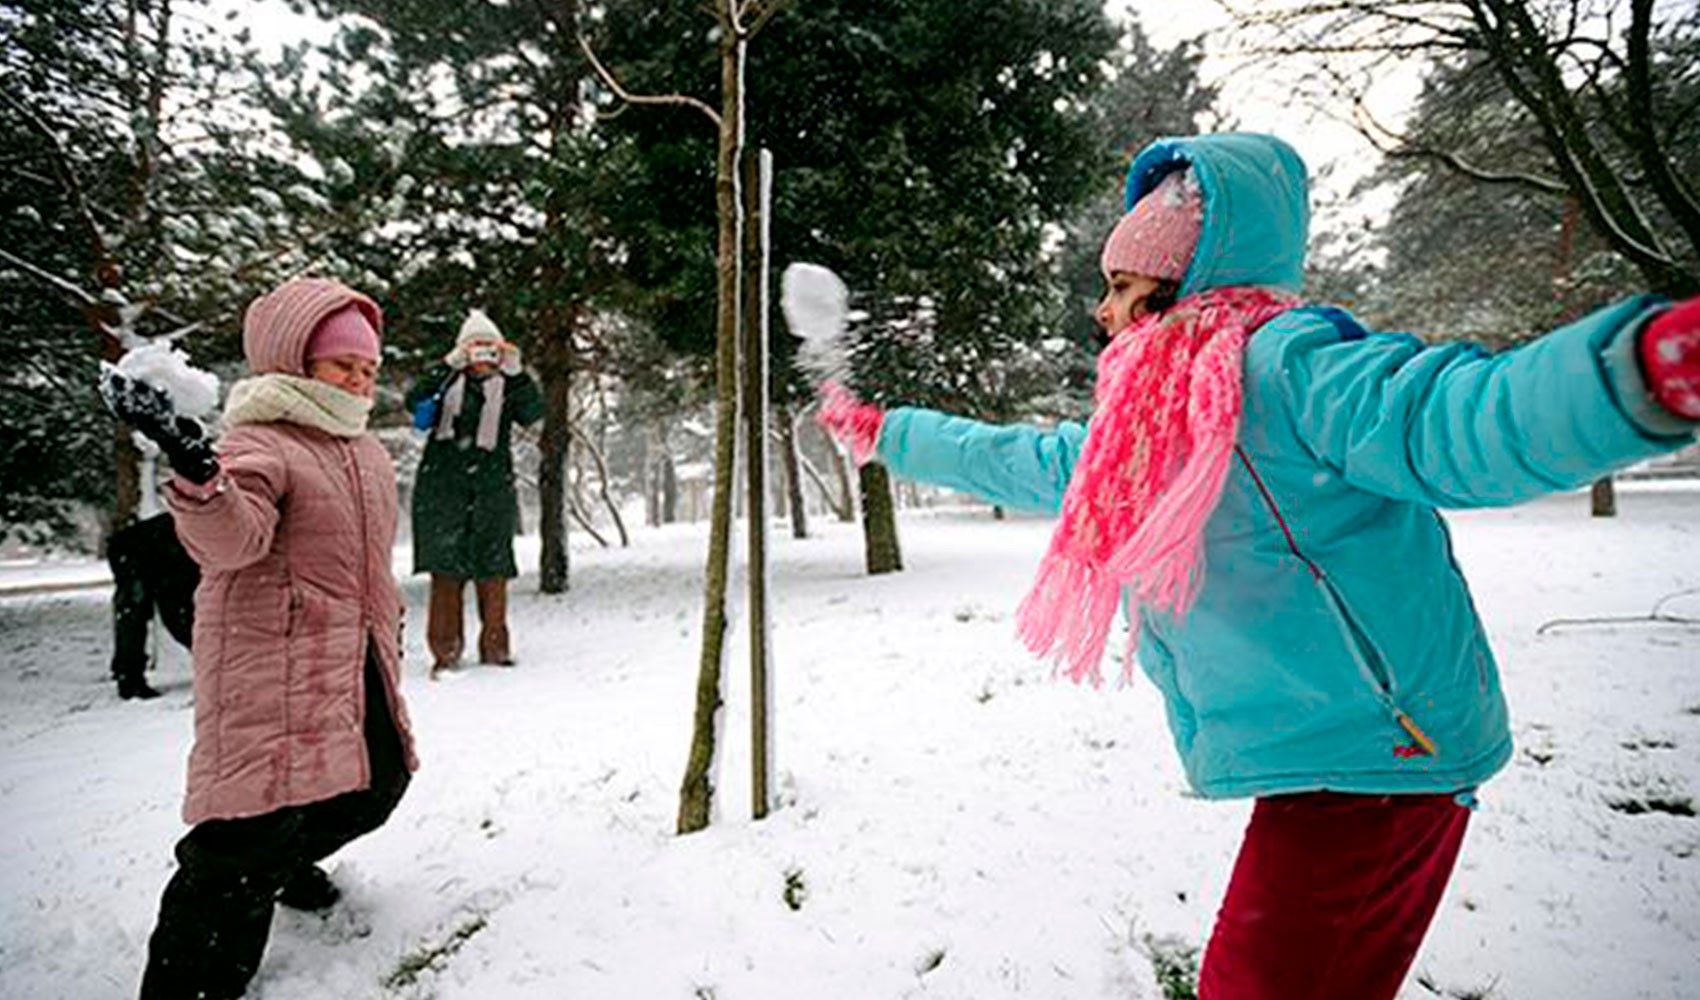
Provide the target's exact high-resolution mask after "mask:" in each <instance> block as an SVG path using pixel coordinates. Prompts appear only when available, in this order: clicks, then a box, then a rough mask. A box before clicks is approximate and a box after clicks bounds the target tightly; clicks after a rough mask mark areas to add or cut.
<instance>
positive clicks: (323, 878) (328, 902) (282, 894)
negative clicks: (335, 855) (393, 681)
mask: <svg viewBox="0 0 1700 1000" xmlns="http://www.w3.org/2000/svg"><path fill="white" fill-rule="evenodd" d="M341 898H342V890H341V889H338V888H337V887H336V883H335V882H332V881H331V877H330V876H329V875H326V874H325V870H324V869H323V868H320V867H319V866H318V865H302V866H301V867H300V868H297V869H296V870H295V871H293V872H291V873H290V874H289V877H288V878H287V879H285V880H284V883H283V886H282V887H281V888H279V889H278V891H277V901H278V902H279V903H281V904H283V905H284V906H287V907H289V908H290V909H292V910H308V911H311V912H314V913H317V912H320V911H323V910H328V909H330V908H331V907H333V906H335V905H336V902H337V900H339V899H341Z"/></svg>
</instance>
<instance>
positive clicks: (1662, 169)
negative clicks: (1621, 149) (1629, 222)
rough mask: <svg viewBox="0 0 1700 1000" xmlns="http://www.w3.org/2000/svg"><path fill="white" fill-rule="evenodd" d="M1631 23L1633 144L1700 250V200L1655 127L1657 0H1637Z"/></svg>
mask: <svg viewBox="0 0 1700 1000" xmlns="http://www.w3.org/2000/svg"><path fill="white" fill-rule="evenodd" d="M1630 11H1631V19H1630V25H1629V78H1628V84H1629V114H1628V115H1627V116H1626V123H1627V124H1628V126H1629V128H1630V130H1631V131H1632V132H1633V133H1634V135H1635V141H1634V142H1632V143H1631V148H1633V149H1634V150H1635V154H1636V158H1637V159H1638V160H1640V162H1641V169H1642V170H1644V171H1646V174H1647V182H1648V183H1649V184H1650V185H1652V187H1653V190H1654V191H1656V192H1658V195H1659V198H1660V200H1661V201H1663V202H1664V204H1665V207H1666V208H1668V209H1669V210H1670V212H1671V214H1672V216H1674V217H1675V219H1676V223H1677V225H1678V226H1679V227H1681V229H1682V232H1683V234H1684V235H1685V236H1687V237H1688V243H1689V246H1690V247H1692V248H1693V249H1694V250H1695V251H1696V252H1697V253H1700V203H1696V201H1695V197H1694V192H1693V190H1692V189H1691V188H1689V186H1688V185H1687V184H1686V183H1685V182H1684V181H1683V179H1682V177H1681V176H1680V175H1678V174H1677V172H1676V170H1675V168H1674V159H1673V157H1671V156H1670V155H1669V154H1668V153H1667V152H1666V150H1665V149H1664V146H1663V144H1662V143H1661V142H1660V140H1659V135H1658V130H1657V129H1655V128H1654V127H1653V123H1654V122H1655V121H1656V120H1657V119H1655V118H1654V117H1653V114H1654V111H1653V49H1652V40H1651V39H1652V32H1653V0H1633V2H1632V3H1631V5H1630Z"/></svg>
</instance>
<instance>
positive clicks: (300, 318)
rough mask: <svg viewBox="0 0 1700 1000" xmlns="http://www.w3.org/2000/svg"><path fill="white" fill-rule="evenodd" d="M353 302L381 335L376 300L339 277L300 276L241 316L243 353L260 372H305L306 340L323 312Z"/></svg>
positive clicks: (350, 304)
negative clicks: (335, 278) (336, 279)
mask: <svg viewBox="0 0 1700 1000" xmlns="http://www.w3.org/2000/svg"><path fill="white" fill-rule="evenodd" d="M349 306H354V307H355V308H357V309H359V310H360V311H361V312H362V313H364V314H365V316H366V321H367V322H368V323H370V324H372V329H373V330H374V331H376V332H377V334H378V336H379V337H380V338H381V337H382V336H383V333H384V314H383V311H382V310H381V309H379V308H378V304H377V303H376V302H373V301H372V300H371V299H369V298H367V297H366V296H364V295H362V294H360V293H359V292H357V291H355V290H354V289H352V288H349V287H348V286H347V285H344V284H343V283H341V282H340V281H333V280H331V279H329V278H296V279H294V280H292V281H286V282H284V283H283V284H281V285H279V286H278V287H276V288H274V289H272V290H271V291H269V292H267V293H266V294H264V295H262V296H260V297H259V298H257V299H255V300H254V301H253V302H251V303H249V305H248V311H247V312H246V313H245V314H244V315H243V317H242V353H243V354H244V355H246V356H247V359H248V367H250V368H252V369H253V370H254V372H255V373H256V374H260V375H268V374H276V375H306V374H307V360H306V359H307V341H308V339H309V338H311V337H312V336H313V330H314V329H316V328H317V327H318V325H319V321H320V320H323V319H324V318H325V317H327V316H329V315H331V314H332V313H334V312H337V311H338V310H340V309H345V308H347V307H349Z"/></svg>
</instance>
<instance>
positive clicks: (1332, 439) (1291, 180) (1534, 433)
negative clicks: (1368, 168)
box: [879, 135, 1696, 798]
mask: <svg viewBox="0 0 1700 1000" xmlns="http://www.w3.org/2000/svg"><path fill="white" fill-rule="evenodd" d="M1180 162H1184V163H1190V164H1192V165H1193V167H1194V169H1195V172H1196V173H1197V175H1198V178H1199V181H1200V184H1201V186H1202V188H1203V192H1204V199H1205V218H1204V229H1203V233H1202V235H1201V237H1200V241H1199V248H1198V252H1197V254H1196V255H1195V259H1194V262H1193V265H1192V269H1191V270H1190V271H1189V272H1188V275H1187V278H1186V281H1185V283H1184V285H1183V287H1182V294H1189V293H1192V292H1197V291H1202V290H1204V289H1207V288H1215V287H1222V286H1226V285H1235V284H1257V285H1266V286H1273V287H1281V288H1287V289H1296V287H1297V285H1298V282H1299V280H1300V276H1301V274H1302V270H1303V259H1304V243H1305V227H1306V221H1307V213H1306V210H1305V208H1304V205H1305V203H1306V199H1307V197H1308V196H1307V192H1306V182H1305V175H1304V168H1303V165H1302V163H1301V162H1300V161H1299V159H1298V157H1297V156H1296V155H1295V154H1294V153H1293V152H1292V150H1291V149H1289V148H1288V147H1287V146H1286V145H1285V144H1283V143H1281V142H1280V141H1279V140H1276V139H1274V138H1271V137H1268V136H1256V135H1231V136H1226V135H1225V136H1201V137H1195V138H1190V139H1174V140H1165V141H1163V142H1159V143H1157V144H1155V145H1153V146H1152V147H1150V148H1149V149H1147V150H1146V151H1145V152H1143V153H1142V154H1141V155H1140V156H1139V157H1138V158H1137V159H1136V160H1135V161H1134V164H1133V167H1132V169H1131V170H1130V172H1129V183H1128V203H1129V204H1130V205H1131V204H1132V202H1133V201H1135V200H1137V198H1138V197H1139V196H1140V195H1142V194H1143V193H1144V192H1146V191H1148V190H1150V188H1151V187H1152V186H1153V185H1154V184H1155V183H1156V181H1157V180H1158V179H1160V178H1161V176H1162V174H1163V172H1165V171H1166V170H1168V169H1173V168H1174V165H1175V164H1176V163H1180ZM1662 308H1663V306H1662V304H1661V303H1660V302H1659V301H1658V300H1655V299H1650V298H1645V297H1643V298H1632V299H1628V300H1625V301H1623V302H1620V303H1617V304H1616V305H1613V306H1610V307H1608V308H1605V309H1602V310H1600V311H1598V312H1595V313H1593V314H1592V315H1589V316H1587V317H1584V318H1583V319H1581V320H1579V321H1578V322H1576V323H1573V324H1571V325H1569V326H1567V327H1564V328H1563V329H1560V330H1557V331H1555V332H1553V333H1550V334H1548V335H1546V336H1545V337H1542V338H1541V339H1539V340H1537V341H1534V342H1532V343H1530V344H1528V345H1526V346H1524V347H1522V348H1519V349H1517V350H1514V351H1508V352H1505V353H1503V354H1499V355H1493V356H1490V355H1487V354H1485V353H1484V352H1482V351H1481V350H1479V349H1477V348H1475V347H1472V346H1469V345H1463V344H1448V345H1441V346H1434V347H1425V346H1424V345H1423V344H1422V343H1421V342H1419V341H1418V340H1416V339H1415V338H1414V337H1410V336H1407V335H1383V334H1365V333H1364V331H1363V330H1362V329H1361V328H1359V327H1358V325H1357V324H1356V323H1355V322H1354V321H1353V320H1352V318H1351V317H1350V316H1349V315H1347V314H1346V313H1344V312H1343V311H1341V310H1337V309H1332V308H1326V307H1324V308H1318V307H1305V308H1298V309H1293V310H1290V311H1288V312H1286V313H1283V314H1282V315H1280V316H1278V317H1276V318H1275V319H1274V320H1271V321H1270V322H1269V323H1267V324H1266V325H1265V326H1263V327H1262V328H1261V329H1259V330H1258V331H1257V332H1256V334H1255V335H1254V336H1253V337H1252V339H1251V341H1250V343H1249V345H1248V347H1247V350H1246V358H1245V369H1246V371H1245V409H1244V419H1243V422H1242V426H1241V429H1240V441H1239V444H1240V448H1239V455H1238V457H1237V458H1236V462H1235V465H1234V466H1233V467H1232V469H1231V471H1230V473H1229V477H1228V482H1227V485H1226V487H1225V489H1224V491H1223V497H1222V501H1221V504H1220V506H1219V507H1218V508H1217V509H1216V511H1215V513H1214V514H1213V515H1212V517H1211V519H1210V521H1209V523H1208V525H1207V526H1206V529H1205V543H1204V545H1205V566H1206V572H1205V578H1204V584H1203V587H1202V590H1201V591H1200V593H1199V596H1198V599H1197V601H1196V603H1195V604H1194V606H1193V608H1192V610H1191V611H1190V612H1189V613H1188V614H1187V615H1186V616H1185V617H1183V618H1175V617H1173V616H1169V615H1165V614H1152V613H1146V614H1143V615H1142V616H1141V621H1140V623H1139V627H1140V637H1139V662H1140V666H1141V667H1142V669H1143V670H1144V671H1145V673H1146V674H1147V675H1148V676H1149V677H1150V678H1151V680H1152V681H1153V682H1155V683H1156V685H1157V687H1158V688H1159V689H1160V690H1161V691H1162V694H1163V697H1164V700H1165V703H1166V705H1167V711H1168V720H1169V726H1170V729H1171V730H1172V733H1173V736H1174V740H1175V745H1176V747H1177V748H1178V749H1179V751H1180V755H1181V759H1182V761H1183V763H1184V764H1185V767H1186V772H1187V776H1188V778H1189V780H1190V781H1191V784H1192V786H1193V788H1194V789H1195V790H1196V791H1197V792H1198V793H1199V794H1200V795H1203V796H1206V797H1212V798H1228V797H1238V796H1248V795H1268V794H1276V793H1283V792H1301V791H1313V790H1320V789H1328V790H1333V791H1341V792H1360V793H1375V794H1385V793H1400V792H1449V791H1457V790H1461V789H1467V788H1472V787H1474V786H1476V785H1478V784H1480V783H1481V782H1482V781H1484V780H1485V779H1487V778H1488V777H1490V776H1491V775H1492V774H1493V773H1494V772H1496V771H1497V770H1499V768H1500V767H1502V766H1503V765H1504V764H1505V762H1506V760H1507V759H1508V758H1509V757H1510V755H1511V736H1510V730H1509V727H1508V725H1507V721H1506V707H1505V700H1504V696H1503V694H1502V692H1501V689H1500V682H1499V674H1498V669H1497V667H1496V666H1495V663H1494V659H1493V654H1492V652H1491V651H1490V650H1489V648H1488V644H1487V640H1486V637H1485V635H1484V634H1483V631H1482V625H1481V620H1480V618H1479V616H1478V615H1477V613H1476V609H1475V606H1474V604H1473V603H1472V601H1471V598H1470V592H1469V588H1468V587H1467V586H1466V584H1465V582H1464V578H1463V576H1462V575H1461V574H1460V573H1459V570H1458V565H1457V563H1456V562H1455V561H1454V560H1453V558H1452V548H1451V542H1450V538H1449V536H1448V534H1447V528H1446V523H1445V521H1444V520H1442V519H1441V517H1440V515H1439V513H1438V510H1437V509H1438V508H1465V507H1484V506H1495V505H1502V504H1511V503H1517V502H1519V501H1523V500H1528V499H1531V498H1533V497H1536V496H1539V495H1541V494H1544V493H1549V492H1552V491H1556V490H1564V489H1571V488H1574V487H1577V486H1581V485H1584V484H1586V483H1588V482H1590V481H1592V480H1594V479H1596V478H1598V477H1599V476H1601V475H1603V474H1605V473H1607V472H1610V471H1611V470H1613V469H1616V468H1619V467H1621V466H1624V465H1627V464H1629V463H1632V462H1635V461H1637V460H1640V459H1642V458H1646V457H1648V456H1652V455H1656V454H1659V453H1662V452H1665V451H1669V450H1672V449H1674V448H1677V447H1681V446H1682V445H1684V444H1686V443H1689V442H1691V441H1692V440H1693V436H1694V432H1695V429H1696V425H1695V424H1694V423H1692V422H1687V421H1681V420H1678V419H1677V418H1675V417H1672V416H1670V415H1669V414H1667V413H1665V412H1664V411H1663V410H1662V409H1660V408H1659V407H1658V405H1657V404H1656V403H1655V402H1654V401H1653V400H1652V399H1651V398H1650V397H1649V396H1648V395H1647V391H1646V388H1645V386H1644V385H1643V384H1642V382H1641V377H1640V374H1639V371H1638V369H1637V367H1636V364H1635V360H1634V344H1635V338H1636V335H1637V334H1638V333H1639V331H1640V329H1641V327H1642V325H1643V324H1644V323H1645V321H1646V320H1647V318H1648V317H1649V316H1651V315H1652V314H1654V313H1656V312H1658V311H1659V310H1660V309H1662ZM1085 438H1086V428H1085V427H1083V426H1081V425H1078V424H1066V423H1065V424H1062V425H1060V426H1058V427H1056V428H1054V429H1050V430H1041V429H1039V428H1035V427H1019V426H993V425H989V424H982V423H979V422H977V421H972V420H965V419H962V418H959V417H953V416H949V415H946V414H942V413H937V412H933V411H929V410H920V409H896V410H892V411H891V412H890V413H888V414H887V415H886V419H885V423H884V426H883V428H882V430H881V435H880V441H879V458H880V460H881V461H883V462H884V463H885V464H886V465H888V466H889V467H890V469H891V470H892V471H893V472H894V473H896V474H897V475H900V476H906V477H909V478H913V479H917V480H922V481H926V482H931V483H936V484H939V485H943V486H948V487H951V488H954V489H958V490H961V491H964V492H967V493H972V494H976V495H979V496H983V497H985V498H987V499H989V500H991V501H993V502H995V503H999V504H1003V505H1006V506H1010V507H1016V508H1022V509H1027V510H1034V511H1040V512H1050V513H1055V512H1056V511H1058V510H1060V509H1061V505H1062V498H1063V493H1064V491H1065V490H1066V488H1067V486H1068V481H1069V477H1070V475H1071V474H1072V471H1073V469H1074V464H1075V460H1076V458H1077V457H1078V455H1079V453H1080V449H1081V446H1082V444H1083V443H1084V442H1085Z"/></svg>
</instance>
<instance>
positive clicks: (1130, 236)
mask: <svg viewBox="0 0 1700 1000" xmlns="http://www.w3.org/2000/svg"><path fill="white" fill-rule="evenodd" d="M1203 225H1204V199H1203V197H1202V195H1201V194H1200V193H1199V189H1198V180H1197V178H1195V177H1194V176H1193V174H1192V170H1191V169H1190V168H1189V169H1186V170H1176V171H1174V172H1173V173H1171V174H1169V175H1168V176H1166V177H1164V178H1163V179H1162V180H1161V181H1158V182H1157V186H1156V187H1154V188H1152V189H1151V190H1150V191H1148V192H1146V195H1145V197H1143V198H1141V199H1139V202H1138V204H1136V205H1134V206H1133V211H1131V212H1129V213H1127V214H1126V215H1124V216H1122V219H1121V221H1120V222H1118V223H1116V228H1115V229H1113V230H1111V231H1110V237H1109V239H1106V240H1105V241H1104V255H1103V258H1102V260H1101V261H1100V266H1101V267H1102V268H1103V270H1104V277H1105V278H1108V277H1109V276H1110V275H1111V274H1113V273H1114V272H1116V271H1126V272H1127V273H1129V274H1143V275H1145V276H1146V277H1149V278H1159V279H1162V280H1165V281H1181V280H1184V279H1185V278H1186V271H1187V268H1188V267H1190V266H1191V265H1192V252H1193V250H1194V249H1195V248H1196V247H1197V246H1198V233H1199V230H1200V229H1201V228H1203Z"/></svg>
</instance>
